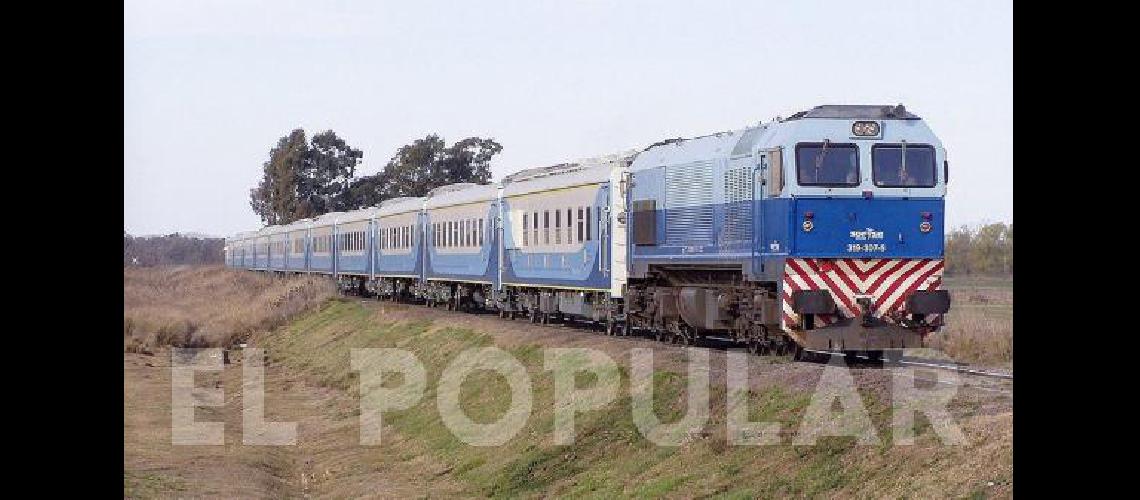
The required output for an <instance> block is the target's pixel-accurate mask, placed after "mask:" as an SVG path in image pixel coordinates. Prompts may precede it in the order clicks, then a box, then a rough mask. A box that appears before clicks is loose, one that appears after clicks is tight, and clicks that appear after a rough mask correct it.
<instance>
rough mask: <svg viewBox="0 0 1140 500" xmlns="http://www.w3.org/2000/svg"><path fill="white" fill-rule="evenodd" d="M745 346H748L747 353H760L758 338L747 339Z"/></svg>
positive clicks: (757, 354)
mask: <svg viewBox="0 0 1140 500" xmlns="http://www.w3.org/2000/svg"><path fill="white" fill-rule="evenodd" d="M747 347H748V354H753V355H756V356H759V355H760V342H759V341H758V340H756V339H752V340H749V341H748V343H747Z"/></svg>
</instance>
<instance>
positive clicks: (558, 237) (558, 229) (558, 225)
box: [554, 210, 562, 245]
mask: <svg viewBox="0 0 1140 500" xmlns="http://www.w3.org/2000/svg"><path fill="white" fill-rule="evenodd" d="M559 243H562V211H561V210H555V211H554V244H555V245H557V244H559Z"/></svg>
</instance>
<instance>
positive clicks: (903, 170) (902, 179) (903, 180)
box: [899, 141, 907, 184]
mask: <svg viewBox="0 0 1140 500" xmlns="http://www.w3.org/2000/svg"><path fill="white" fill-rule="evenodd" d="M906 179H907V175H906V141H902V166H901V167H899V181H900V184H905V183H906V182H907V180H906Z"/></svg>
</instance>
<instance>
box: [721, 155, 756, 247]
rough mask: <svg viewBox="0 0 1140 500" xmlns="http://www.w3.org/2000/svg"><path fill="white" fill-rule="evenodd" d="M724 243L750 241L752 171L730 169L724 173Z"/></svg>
mask: <svg viewBox="0 0 1140 500" xmlns="http://www.w3.org/2000/svg"><path fill="white" fill-rule="evenodd" d="M724 196H725V201H727V202H728V205H727V206H726V207H725V209H724V221H723V224H721V227H722V228H724V234H723V236H722V240H723V242H724V243H741V242H749V241H751V240H752V169H751V168H750V167H738V168H731V169H728V170H725V171H724Z"/></svg>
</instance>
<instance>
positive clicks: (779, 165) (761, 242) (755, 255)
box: [752, 148, 787, 275]
mask: <svg viewBox="0 0 1140 500" xmlns="http://www.w3.org/2000/svg"><path fill="white" fill-rule="evenodd" d="M752 189H753V196H752V272H753V273H755V274H760V275H763V274H767V272H768V271H770V270H767V269H764V265H763V264H764V257H765V255H768V256H770V255H771V254H779V253H783V252H787V249H786V248H783V245H781V244H780V242H779V241H778V240H773V241H768V236H770V235H768V234H765V232H764V230H765V224H764V220H765V219H769V218H772V217H776V216H777V215H778V214H777V213H776V211H773V209H775V208H776V207H775V206H774V205H773V204H772V203H765V202H764V200H769V199H770V198H775V197H778V196H780V194H781V193H782V192H783V189H784V165H783V154H782V151H781V149H780V148H774V149H767V150H760V151H758V152H757V153H756V167H755V170H753V179H752ZM765 206H767V208H768V212H771V213H766V212H765V210H764V207H765ZM774 220H778V219H772V221H774ZM772 221H769V222H772ZM770 229H773V230H777V229H779V227H773V228H770Z"/></svg>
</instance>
